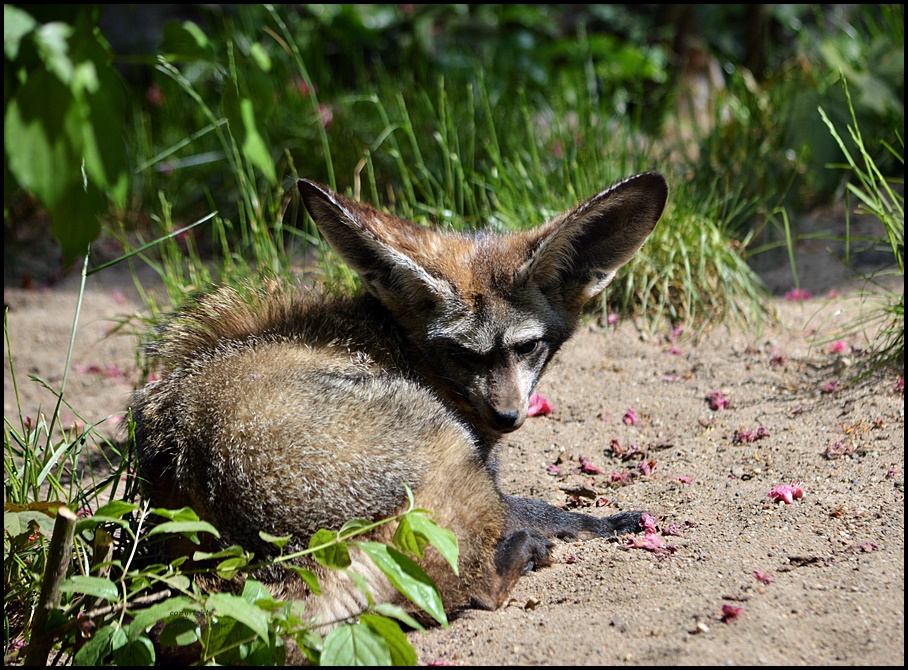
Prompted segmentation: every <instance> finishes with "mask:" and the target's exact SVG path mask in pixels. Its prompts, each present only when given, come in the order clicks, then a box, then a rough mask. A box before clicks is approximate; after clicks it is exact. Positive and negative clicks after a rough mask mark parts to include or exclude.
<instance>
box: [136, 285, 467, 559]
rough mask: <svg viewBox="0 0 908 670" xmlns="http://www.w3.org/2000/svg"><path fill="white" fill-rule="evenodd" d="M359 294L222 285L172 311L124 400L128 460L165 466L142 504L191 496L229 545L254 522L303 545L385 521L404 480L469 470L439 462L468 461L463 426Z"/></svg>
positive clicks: (414, 484)
mask: <svg viewBox="0 0 908 670" xmlns="http://www.w3.org/2000/svg"><path fill="white" fill-rule="evenodd" d="M369 303H370V300H369V299H368V298H367V297H365V296H360V297H359V298H351V297H333V298H331V297H327V298H326V297H325V296H323V295H312V294H307V293H306V292H304V291H298V290H293V289H284V288H280V289H277V290H273V291H272V292H270V293H268V292H262V293H253V294H251V295H246V296H244V295H243V294H242V293H241V292H239V291H236V290H235V289H230V288H222V289H219V290H217V291H216V292H214V293H212V294H209V295H207V296H203V297H202V298H201V299H199V300H198V301H197V302H196V303H195V304H194V305H193V306H192V307H191V308H190V309H189V310H187V311H186V312H184V313H183V314H182V315H181V316H180V317H178V318H177V319H176V320H174V322H172V323H171V324H170V326H168V327H167V328H166V329H165V330H164V332H163V336H162V338H161V339H160V340H159V342H158V344H157V345H156V349H157V351H158V353H159V356H160V357H161V358H162V360H163V361H165V363H166V365H167V368H168V369H167V371H166V376H165V377H164V378H163V379H161V380H159V381H156V382H153V383H151V384H149V385H148V386H147V387H146V388H145V389H144V390H143V391H142V392H141V393H140V394H139V395H138V397H137V401H136V403H135V411H136V414H137V423H138V425H137V435H136V437H137V443H138V445H139V449H140V453H139V457H140V460H141V461H142V462H144V463H146V465H148V464H150V463H151V462H152V461H154V460H155V459H158V461H159V462H158V463H157V465H156V466H155V469H158V470H160V469H164V471H165V472H167V473H168V474H169V476H166V477H163V478H162V479H160V480H159V481H154V482H150V484H151V486H152V487H153V491H154V496H155V497H156V498H157V499H156V500H155V501H154V503H155V504H156V505H159V506H171V507H173V506H175V505H176V504H178V503H182V504H190V505H191V506H192V507H194V508H195V509H196V511H197V512H198V513H199V514H200V515H202V516H203V518H209V519H211V520H212V521H213V522H214V523H215V525H216V526H217V527H218V528H219V529H220V530H221V531H222V532H223V533H224V534H225V535H226V536H227V537H226V539H227V540H229V541H231V542H237V543H240V544H243V545H244V546H252V547H259V548H261V549H265V548H266V547H265V545H264V544H263V543H262V542H261V540H260V539H259V537H258V533H259V531H262V530H264V531H266V532H268V533H271V534H273V535H284V534H290V533H292V534H294V535H295V536H296V537H297V538H298V540H300V541H305V540H306V539H307V538H308V536H310V535H311V534H312V533H314V532H315V531H316V530H318V529H319V528H337V527H339V526H340V525H341V524H343V523H344V522H345V521H347V520H349V519H351V518H375V519H377V518H381V517H383V516H388V515H390V514H392V513H394V512H395V511H397V510H398V509H399V508H400V507H401V506H402V505H403V504H404V503H405V502H406V495H405V491H404V489H403V487H402V486H401V483H402V482H405V483H407V484H408V485H409V486H410V487H411V488H413V489H419V490H424V488H423V487H422V486H421V484H422V482H423V480H424V479H425V476H426V473H427V472H433V471H435V470H436V469H437V468H441V467H452V466H456V467H465V466H467V465H468V464H467V463H456V464H455V463H450V462H449V463H445V462H444V461H445V459H448V460H451V456H452V455H454V456H455V457H456V458H455V459H454V460H464V456H466V457H467V458H466V460H467V461H468V460H469V459H470V452H469V450H467V451H466V452H464V450H463V448H462V446H463V445H464V444H467V445H468V444H470V443H471V441H472V437H471V435H470V433H469V431H468V429H467V428H466V427H465V426H464V425H463V424H462V422H461V421H459V420H458V419H457V417H456V416H455V415H453V414H452V412H451V411H450V410H449V409H448V408H447V407H445V405H444V404H443V403H442V402H441V401H440V400H439V399H438V398H437V396H436V395H435V394H434V393H433V392H432V391H431V389H428V388H426V387H425V385H423V384H420V383H418V382H417V381H416V380H415V379H414V377H413V375H412V373H411V372H410V370H409V369H408V366H407V363H406V357H405V356H404V355H403V353H402V352H401V351H400V350H399V342H398V341H397V338H396V337H395V335H394V334H393V328H389V325H388V324H386V323H384V322H383V319H381V318H380V314H378V315H377V314H373V313H372V311H371V309H370V305H369ZM452 445H456V447H457V448H456V449H452ZM162 458H168V459H169V460H170V463H169V465H168V466H167V467H166V468H161V463H160V460H161V459H162ZM475 461H476V468H477V469H478V470H481V469H482V464H481V460H480V456H479V454H478V453H476V454H475ZM145 469H146V470H148V469H150V468H149V467H146V468H145ZM468 469H469V468H468ZM228 499H229V500H230V506H229V508H225V506H224V505H223V501H224V500H228Z"/></svg>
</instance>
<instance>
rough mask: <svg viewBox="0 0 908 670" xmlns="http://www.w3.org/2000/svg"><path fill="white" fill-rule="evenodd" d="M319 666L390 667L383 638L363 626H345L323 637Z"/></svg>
mask: <svg viewBox="0 0 908 670" xmlns="http://www.w3.org/2000/svg"><path fill="white" fill-rule="evenodd" d="M321 665H323V666H326V665H391V652H390V650H389V649H388V644H387V642H385V638H383V637H382V636H381V635H379V634H378V633H376V632H375V631H373V630H372V629H371V628H369V627H368V626H364V625H363V624H358V623H355V624H346V625H343V626H340V627H338V628H335V629H334V630H332V631H331V632H330V633H328V634H327V635H326V636H325V643H324V646H323V647H322V654H321Z"/></svg>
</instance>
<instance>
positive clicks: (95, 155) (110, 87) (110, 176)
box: [82, 67, 129, 209]
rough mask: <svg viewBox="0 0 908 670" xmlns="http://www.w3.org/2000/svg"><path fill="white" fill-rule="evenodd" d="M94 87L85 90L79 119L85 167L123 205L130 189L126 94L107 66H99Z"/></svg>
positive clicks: (103, 188) (114, 199) (109, 194)
mask: <svg viewBox="0 0 908 670" xmlns="http://www.w3.org/2000/svg"><path fill="white" fill-rule="evenodd" d="M96 76H97V77H98V86H97V90H95V91H93V92H90V93H87V94H86V95H85V96H84V102H85V106H86V111H87V117H86V118H85V119H84V122H83V123H82V147H83V149H82V151H83V154H82V155H83V158H84V159H85V171H86V173H87V174H88V177H89V179H93V180H94V181H95V183H96V185H97V186H98V189H99V190H101V191H104V192H105V193H106V194H107V195H108V196H110V198H111V200H113V201H114V203H115V204H116V205H117V207H119V208H121V209H123V208H124V207H126V196H127V194H128V192H129V165H128V161H127V158H126V144H125V142H124V140H123V135H124V125H123V124H124V120H125V118H126V96H125V91H124V90H123V84H122V82H121V81H120V79H119V77H117V75H116V74H115V73H114V71H113V70H111V69H110V68H107V67H104V68H99V70H98V71H97V73H96Z"/></svg>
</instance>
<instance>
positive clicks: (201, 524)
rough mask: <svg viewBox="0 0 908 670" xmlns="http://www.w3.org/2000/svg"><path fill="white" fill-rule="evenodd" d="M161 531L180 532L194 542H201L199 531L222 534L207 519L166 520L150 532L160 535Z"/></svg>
mask: <svg viewBox="0 0 908 670" xmlns="http://www.w3.org/2000/svg"><path fill="white" fill-rule="evenodd" d="M161 533H180V534H181V535H183V536H184V537H186V538H188V539H189V540H191V541H192V543H193V544H199V536H198V534H199V533H211V534H212V535H214V536H215V537H220V536H221V534H220V533H218V531H217V528H215V527H214V526H212V525H211V524H210V523H208V522H207V521H165V522H164V523H161V524H158V525H157V526H155V527H154V528H152V529H151V530H150V531H149V532H148V534H149V535H160V534H161Z"/></svg>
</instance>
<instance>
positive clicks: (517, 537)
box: [495, 530, 554, 580]
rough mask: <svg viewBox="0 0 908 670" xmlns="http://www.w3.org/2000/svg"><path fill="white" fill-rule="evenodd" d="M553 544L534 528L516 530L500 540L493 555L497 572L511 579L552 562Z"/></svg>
mask: <svg viewBox="0 0 908 670" xmlns="http://www.w3.org/2000/svg"><path fill="white" fill-rule="evenodd" d="M553 546H554V544H553V543H552V542H550V541H549V540H547V539H546V538H545V537H543V536H542V534H541V533H537V532H536V531H535V530H518V531H515V532H513V533H511V534H510V535H508V536H507V537H506V538H505V539H503V540H502V541H501V544H499V545H498V552H497V553H496V555H495V568H496V569H497V570H498V574H499V575H502V576H509V577H511V578H512V579H515V580H516V578H517V577H519V576H520V575H523V574H526V573H527V572H530V571H532V570H536V569H538V568H542V567H545V566H547V565H551V564H552V547H553Z"/></svg>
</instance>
